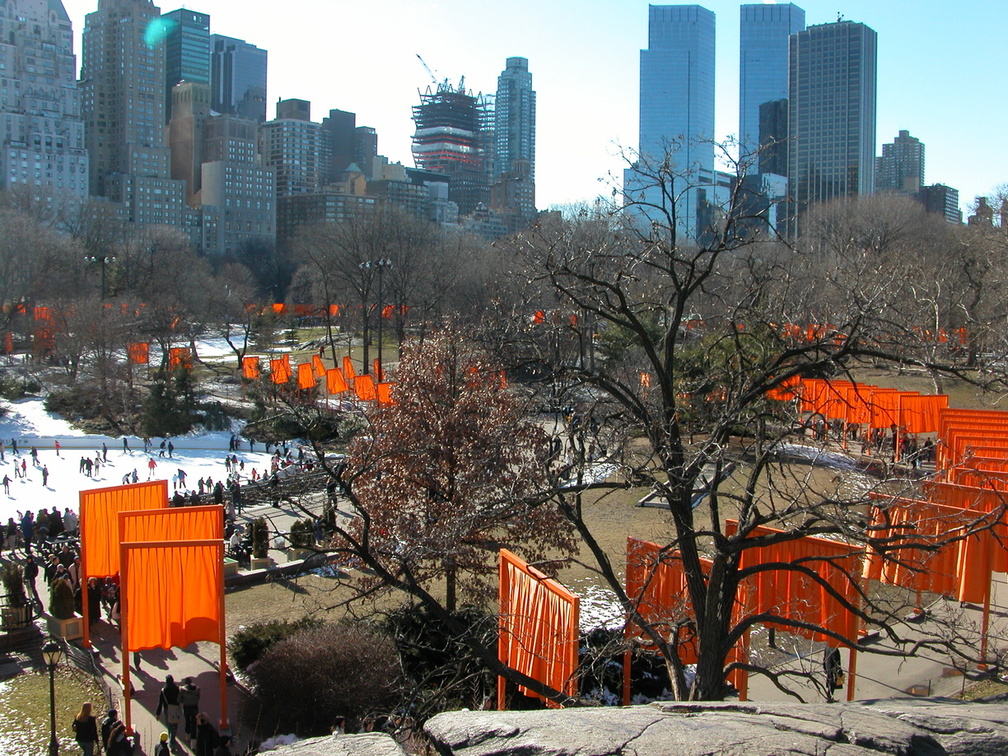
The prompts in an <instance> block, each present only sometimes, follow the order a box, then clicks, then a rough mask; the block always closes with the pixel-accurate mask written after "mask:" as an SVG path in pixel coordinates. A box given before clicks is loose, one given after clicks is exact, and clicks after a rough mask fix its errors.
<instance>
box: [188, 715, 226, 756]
mask: <svg viewBox="0 0 1008 756" xmlns="http://www.w3.org/2000/svg"><path fill="white" fill-rule="evenodd" d="M219 740H220V736H219V735H218V734H217V728H215V727H214V726H213V724H212V723H211V722H210V717H208V716H207V715H206V714H205V713H204V712H200V713H199V714H197V715H196V750H195V751H194V752H193V753H195V754H196V756H214V749H215V748H216V747H217V745H218V741H219Z"/></svg>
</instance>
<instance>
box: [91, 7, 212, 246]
mask: <svg viewBox="0 0 1008 756" xmlns="http://www.w3.org/2000/svg"><path fill="white" fill-rule="evenodd" d="M159 17H160V11H159V9H158V8H157V7H155V5H154V4H153V3H152V2H151V1H150V0H98V10H96V11H94V12H93V13H89V14H88V15H87V17H86V19H85V23H84V34H83V38H82V54H83V61H82V64H81V79H80V86H81V91H82V96H83V107H82V110H83V115H84V141H85V145H86V146H87V149H88V153H89V158H90V191H91V194H93V195H97V196H99V197H106V198H108V199H110V200H112V201H114V202H118V203H120V204H121V205H122V206H123V209H124V212H123V215H124V217H125V218H126V219H127V220H129V221H130V222H132V223H135V224H137V225H141V226H146V225H170V226H176V227H178V228H181V229H183V230H185V231H186V232H188V233H189V234H190V236H192V235H193V234H194V233H195V230H196V227H197V226H198V215H193V214H192V213H190V212H188V208H187V206H186V204H185V182H184V181H177V180H173V179H172V178H171V177H170V172H169V151H168V148H167V146H165V134H164V132H165V99H164V82H165V48H164V45H163V44H162V43H161V39H160V38H159V37H158V36H157V34H156V33H152V30H153V31H155V32H156V30H158V29H160V28H162V27H161V22H160V18H159Z"/></svg>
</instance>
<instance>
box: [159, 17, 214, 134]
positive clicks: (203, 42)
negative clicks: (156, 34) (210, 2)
mask: <svg viewBox="0 0 1008 756" xmlns="http://www.w3.org/2000/svg"><path fill="white" fill-rule="evenodd" d="M161 20H162V22H163V23H164V30H165V32H164V46H165V122H166V123H167V122H168V121H170V120H171V107H172V87H174V86H175V85H176V84H178V83H179V82H183V81H188V82H191V83H194V84H209V83H210V15H209V14H207V13H198V12H197V11H191V10H186V9H185V8H180V9H179V10H174V11H171V12H170V13H164V14H162V16H161Z"/></svg>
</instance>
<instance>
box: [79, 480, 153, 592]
mask: <svg viewBox="0 0 1008 756" xmlns="http://www.w3.org/2000/svg"><path fill="white" fill-rule="evenodd" d="M167 507H168V481H167V480H151V481H146V482H144V483H134V484H132V485H128V486H113V487H111V488H94V489H91V490H89V491H81V492H80V534H81V554H82V559H81V563H82V565H83V567H84V578H85V579H84V581H83V582H85V583H86V582H87V578H91V577H100V578H105V577H111V576H112V575H115V574H116V573H117V572H119V513H120V512H131V511H138V510H151V509H166V508H167Z"/></svg>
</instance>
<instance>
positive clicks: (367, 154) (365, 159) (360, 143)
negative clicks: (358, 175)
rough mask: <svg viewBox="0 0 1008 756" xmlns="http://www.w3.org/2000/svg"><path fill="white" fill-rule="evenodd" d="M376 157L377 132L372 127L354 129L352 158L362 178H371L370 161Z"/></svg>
mask: <svg viewBox="0 0 1008 756" xmlns="http://www.w3.org/2000/svg"><path fill="white" fill-rule="evenodd" d="M376 157H378V132H377V131H375V129H374V127H372V126H358V127H357V128H356V129H354V156H353V161H354V162H355V163H357V167H358V168H360V169H361V170H362V171H364V176H365V177H366V178H368V179H370V178H371V167H372V161H373V160H374V159H375V158H376Z"/></svg>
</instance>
